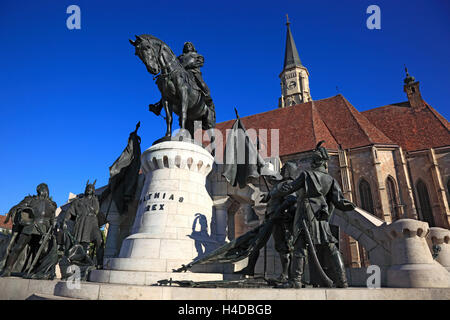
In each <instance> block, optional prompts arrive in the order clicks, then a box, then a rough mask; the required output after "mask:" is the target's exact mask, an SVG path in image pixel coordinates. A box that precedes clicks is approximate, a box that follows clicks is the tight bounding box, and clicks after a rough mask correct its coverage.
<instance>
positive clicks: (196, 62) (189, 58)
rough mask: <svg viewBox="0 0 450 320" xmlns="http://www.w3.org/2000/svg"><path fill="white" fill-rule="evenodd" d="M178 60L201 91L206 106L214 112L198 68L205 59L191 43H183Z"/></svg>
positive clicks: (209, 95) (206, 87) (207, 89)
mask: <svg viewBox="0 0 450 320" xmlns="http://www.w3.org/2000/svg"><path fill="white" fill-rule="evenodd" d="M178 60H179V61H180V63H181V65H182V66H183V67H184V68H185V69H186V70H187V71H189V72H190V73H192V75H193V76H194V79H195V81H196V82H197V85H198V86H199V87H200V89H201V90H202V91H203V94H204V96H205V103H206V105H207V106H208V108H210V109H212V110H214V109H215V107H214V103H213V100H212V98H211V94H210V91H209V88H208V86H207V85H206V83H205V81H204V80H203V77H202V72H201V71H200V68H201V67H203V64H204V62H205V58H204V57H203V56H202V55H201V54H199V53H197V50H195V47H194V44H193V43H192V42H185V43H184V46H183V53H182V54H181V55H180V56H179V57H178Z"/></svg>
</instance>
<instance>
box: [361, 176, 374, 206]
mask: <svg viewBox="0 0 450 320" xmlns="http://www.w3.org/2000/svg"><path fill="white" fill-rule="evenodd" d="M359 197H360V199H361V208H363V209H364V210H366V211H367V212H369V213H371V214H374V210H373V200H372V191H371V190H370V184H369V183H368V182H367V181H366V180H365V179H361V181H360V182H359Z"/></svg>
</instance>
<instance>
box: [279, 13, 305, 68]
mask: <svg viewBox="0 0 450 320" xmlns="http://www.w3.org/2000/svg"><path fill="white" fill-rule="evenodd" d="M290 24H291V23H290V22H289V16H288V15H287V14H286V26H287V34H286V51H285V53H284V67H283V70H286V69H287V68H291V67H295V66H302V62H301V61H300V57H299V55H298V51H297V47H296V46H295V42H294V38H293V37H292V33H291V28H290V26H289V25H290Z"/></svg>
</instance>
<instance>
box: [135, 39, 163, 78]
mask: <svg viewBox="0 0 450 320" xmlns="http://www.w3.org/2000/svg"><path fill="white" fill-rule="evenodd" d="M159 42H160V41H159V40H158V39H157V38H155V37H153V36H149V35H146V34H143V35H140V36H136V40H135V41H133V40H130V43H131V44H132V45H133V46H134V47H135V49H136V52H135V55H137V56H138V57H139V58H140V59H141V60H142V62H143V63H144V64H145V66H146V67H147V71H148V72H150V73H151V74H154V75H156V74H158V73H159V72H160V71H161V67H160V65H159V61H158V58H159V53H158V52H160V50H161V45H162V44H161V43H159Z"/></svg>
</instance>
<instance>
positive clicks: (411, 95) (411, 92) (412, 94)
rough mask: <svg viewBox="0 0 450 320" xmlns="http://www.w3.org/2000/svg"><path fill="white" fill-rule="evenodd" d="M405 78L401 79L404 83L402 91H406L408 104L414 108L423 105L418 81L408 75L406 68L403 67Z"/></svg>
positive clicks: (419, 107)
mask: <svg viewBox="0 0 450 320" xmlns="http://www.w3.org/2000/svg"><path fill="white" fill-rule="evenodd" d="M405 72H406V78H405V79H404V80H403V82H404V83H405V85H404V86H403V91H405V92H406V96H407V97H408V101H409V104H410V105H411V107H412V108H414V109H421V108H423V107H424V103H423V99H422V95H421V94H420V89H419V81H416V79H415V78H414V77H412V76H410V75H409V72H408V68H406V67H405Z"/></svg>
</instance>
